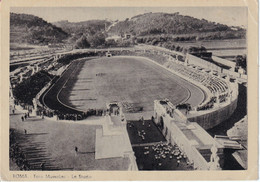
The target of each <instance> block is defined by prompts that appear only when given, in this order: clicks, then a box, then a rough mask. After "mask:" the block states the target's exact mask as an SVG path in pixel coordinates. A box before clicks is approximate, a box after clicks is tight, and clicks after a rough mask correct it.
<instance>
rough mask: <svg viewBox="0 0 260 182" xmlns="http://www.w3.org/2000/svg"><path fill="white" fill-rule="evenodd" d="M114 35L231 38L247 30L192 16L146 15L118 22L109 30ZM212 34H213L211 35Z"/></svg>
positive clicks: (175, 14) (176, 14) (243, 34)
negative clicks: (200, 35)
mask: <svg viewBox="0 0 260 182" xmlns="http://www.w3.org/2000/svg"><path fill="white" fill-rule="evenodd" d="M109 32H110V33H112V34H122V33H131V34H133V35H136V36H147V35H159V34H168V35H169V34H171V35H180V34H182V35H187V34H189V35H191V34H193V35H194V34H201V33H204V34H205V33H207V34H208V35H211V34H212V33H213V34H212V35H215V34H214V33H218V34H219V33H221V32H226V33H229V36H233V37H232V38H234V36H237V37H240V38H242V37H241V36H245V30H244V29H242V28H240V27H229V26H227V25H223V24H219V23H215V22H210V21H207V20H205V19H202V20H200V19H197V18H193V17H190V16H183V15H180V14H179V13H178V12H177V13H174V14H168V13H145V14H142V15H137V16H134V17H132V18H131V19H128V18H127V19H126V20H124V21H120V22H118V23H117V24H116V25H115V26H113V27H111V29H110V30H109ZM210 33H211V34H210ZM235 34H236V35H235ZM223 36H224V37H225V35H222V36H221V37H223Z"/></svg>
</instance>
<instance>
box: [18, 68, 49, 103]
mask: <svg viewBox="0 0 260 182" xmlns="http://www.w3.org/2000/svg"><path fill="white" fill-rule="evenodd" d="M52 78H53V76H52V75H50V74H49V73H48V72H46V71H40V72H38V73H36V74H34V75H32V76H31V77H29V78H28V79H25V80H23V81H22V82H21V83H18V84H16V85H15V87H14V88H13V95H14V98H15V100H16V101H17V102H19V103H21V104H28V105H32V100H33V98H35V96H36V95H37V93H38V92H39V91H40V90H41V89H42V88H43V87H44V86H45V85H46V84H47V83H48V82H50V81H51V79H52Z"/></svg>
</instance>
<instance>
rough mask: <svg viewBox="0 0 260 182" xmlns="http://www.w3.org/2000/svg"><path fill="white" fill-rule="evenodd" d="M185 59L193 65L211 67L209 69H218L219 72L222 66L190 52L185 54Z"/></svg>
mask: <svg viewBox="0 0 260 182" xmlns="http://www.w3.org/2000/svg"><path fill="white" fill-rule="evenodd" d="M186 60H187V62H188V63H189V64H194V65H198V66H200V67H202V68H207V69H211V70H215V71H218V72H219V73H221V72H222V68H221V67H219V66H217V65H215V64H213V63H210V62H208V61H205V60H203V59H201V58H199V57H196V56H193V55H191V54H186Z"/></svg>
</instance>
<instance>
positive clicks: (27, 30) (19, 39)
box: [10, 13, 69, 45]
mask: <svg viewBox="0 0 260 182" xmlns="http://www.w3.org/2000/svg"><path fill="white" fill-rule="evenodd" d="M68 36H69V35H68V33H66V32H64V31H63V30H62V29H61V28H58V27H56V26H54V25H52V24H51V23H48V22H46V21H45V20H43V19H41V18H39V17H37V16H34V15H28V14H16V13H11V14H10V42H11V43H29V44H38V45H46V44H48V43H61V42H63V41H64V40H66V39H67V38H68Z"/></svg>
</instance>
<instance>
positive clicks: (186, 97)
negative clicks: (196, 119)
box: [59, 57, 204, 112]
mask: <svg viewBox="0 0 260 182" xmlns="http://www.w3.org/2000/svg"><path fill="white" fill-rule="evenodd" d="M83 63H84V64H83ZM75 64H77V66H74V69H73V71H70V74H67V75H66V76H65V77H66V78H62V79H63V80H64V81H63V82H64V83H63V84H60V85H62V86H61V87H62V90H61V92H60V93H59V99H60V100H61V102H63V103H65V104H66V105H69V106H72V107H75V108H77V109H80V110H87V109H89V108H97V109H99V108H105V106H106V103H109V102H112V101H120V102H123V103H124V104H125V105H127V106H130V107H143V112H146V111H153V101H154V100H155V99H164V98H168V99H170V101H171V102H172V103H173V104H178V103H180V102H185V101H187V102H190V103H191V105H197V104H199V103H200V102H202V100H203V99H204V94H203V92H202V91H201V90H200V89H199V88H197V87H196V86H194V85H192V84H190V83H189V82H187V81H184V80H183V79H181V78H179V77H177V76H176V75H174V74H172V73H170V72H168V71H167V70H165V69H164V68H161V67H160V66H158V65H155V64H153V63H151V62H149V61H147V60H145V59H142V58H136V57H112V58H105V57H103V58H98V59H92V60H87V61H80V62H78V63H77V62H75ZM191 93H192V94H191Z"/></svg>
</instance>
